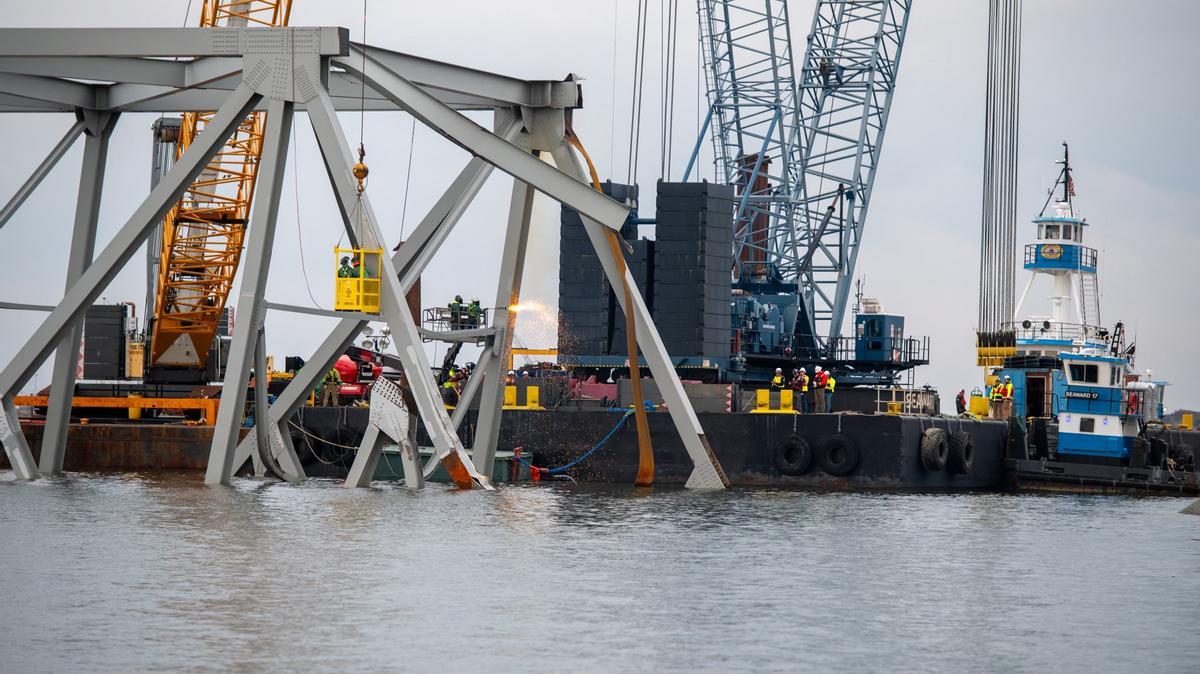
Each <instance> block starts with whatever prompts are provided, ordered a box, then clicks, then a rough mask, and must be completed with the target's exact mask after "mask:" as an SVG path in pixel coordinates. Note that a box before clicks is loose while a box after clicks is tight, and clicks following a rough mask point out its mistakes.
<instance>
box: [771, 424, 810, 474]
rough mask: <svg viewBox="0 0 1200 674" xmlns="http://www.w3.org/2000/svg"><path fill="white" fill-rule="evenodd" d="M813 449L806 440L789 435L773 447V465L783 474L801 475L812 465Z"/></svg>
mask: <svg viewBox="0 0 1200 674" xmlns="http://www.w3.org/2000/svg"><path fill="white" fill-rule="evenodd" d="M812 462H813V451H812V447H811V446H809V444H808V441H807V440H805V439H804V438H802V437H800V436H799V435H794V434H793V435H790V436H788V439H787V440H785V441H784V442H783V444H781V445H779V447H777V448H776V449H775V467H776V468H778V469H779V472H781V473H783V474H784V475H803V474H805V473H807V472H808V469H809V468H811V467H812Z"/></svg>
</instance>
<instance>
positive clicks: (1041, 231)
mask: <svg viewBox="0 0 1200 674" xmlns="http://www.w3.org/2000/svg"><path fill="white" fill-rule="evenodd" d="M1038 238H1039V239H1044V238H1046V226H1045V225H1038Z"/></svg>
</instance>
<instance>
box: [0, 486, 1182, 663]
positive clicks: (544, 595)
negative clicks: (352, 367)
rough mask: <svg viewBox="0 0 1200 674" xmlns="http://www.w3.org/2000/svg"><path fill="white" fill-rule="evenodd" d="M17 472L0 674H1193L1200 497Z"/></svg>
mask: <svg viewBox="0 0 1200 674" xmlns="http://www.w3.org/2000/svg"><path fill="white" fill-rule="evenodd" d="M200 479H201V476H200V475H199V474H187V475H120V476H114V475H82V474H76V475H72V476H70V477H68V478H65V479H54V480H42V481H38V482H35V483H32V484H25V483H16V482H13V481H12V474H11V473H0V605H2V607H3V608H2V609H0V619H2V620H3V630H2V632H0V670H4V671H13V672H35V671H139V670H159V671H163V670H167V671H181V672H183V671H218V670H236V671H247V672H259V671H261V672H277V671H309V670H325V671H339V672H358V671H467V670H486V671H545V672H563V671H695V670H713V671H802V670H808V671H854V672H866V671H898V670H899V671H945V672H972V671H1001V672H1051V671H1055V672H1057V671H1077V672H1134V671H1136V672H1196V671H1200V628H1198V627H1197V625H1200V517H1195V516H1187V515H1180V514H1178V511H1179V510H1180V509H1181V508H1182V507H1183V506H1184V505H1186V504H1187V503H1188V500H1187V499H1137V498H1122V497H1083V496H1052V497H1044V496H1019V497H1017V496H1006V495H973V496H945V495H877V494H808V493H795V492H783V491H764V490H760V491H751V490H739V491H733V492H731V493H722V494H708V493H691V492H686V491H682V490H675V489H659V490H647V491H635V490H633V489H622V488H607V489H596V488H584V487H571V486H539V487H532V486H530V487H510V488H505V489H502V490H500V491H499V492H497V493H490V494H489V493H483V492H479V491H473V492H456V491H451V490H448V489H446V488H444V487H442V486H436V485H435V486H433V487H432V488H430V489H427V490H425V491H424V492H421V493H416V494H413V493H408V492H406V491H403V490H401V489H390V488H382V489H372V490H349V489H343V488H340V487H339V486H337V485H336V484H335V483H333V482H328V481H318V480H314V481H310V482H309V483H307V484H305V485H303V486H291V485H285V484H276V483H266V482H259V481H252V480H240V481H238V482H237V483H236V484H235V485H234V486H233V487H231V488H207V487H205V486H203V485H202V484H200Z"/></svg>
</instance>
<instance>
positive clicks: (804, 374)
mask: <svg viewBox="0 0 1200 674" xmlns="http://www.w3.org/2000/svg"><path fill="white" fill-rule="evenodd" d="M810 381H811V380H810V379H809V377H808V370H806V369H804V368H800V413H801V414H808V385H809V383H810Z"/></svg>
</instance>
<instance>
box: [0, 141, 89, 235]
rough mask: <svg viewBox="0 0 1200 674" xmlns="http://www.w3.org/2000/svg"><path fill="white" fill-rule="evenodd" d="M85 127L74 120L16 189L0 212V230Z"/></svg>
mask: <svg viewBox="0 0 1200 674" xmlns="http://www.w3.org/2000/svg"><path fill="white" fill-rule="evenodd" d="M86 126H87V125H86V124H84V121H83V120H82V119H79V120H76V122H75V123H74V124H72V125H71V128H69V129H67V132H66V133H65V134H64V135H63V137H62V139H61V140H59V141H58V143H57V144H55V146H54V147H53V148H51V149H50V154H48V155H46V158H45V159H43V160H42V163H40V164H38V166H37V168H35V169H34V170H33V173H31V174H29V178H28V179H26V180H25V182H24V183H23V184H22V185H21V186H20V187H19V188H17V192H16V194H14V195H13V197H12V199H9V200H8V203H7V204H6V205H5V206H4V210H2V211H0V228H2V227H4V225H5V224H6V223H7V222H8V220H9V218H11V217H12V215H13V213H16V212H17V209H18V208H20V207H21V204H23V203H25V200H26V199H28V198H29V195H30V194H33V191H34V190H36V189H37V186H38V185H40V184H41V183H42V180H44V179H45V178H46V176H47V175H48V174H49V173H50V170H51V169H53V168H54V166H55V165H56V164H58V160H60V159H62V157H63V155H64V154H66V153H67V150H69V149H71V146H72V145H74V144H75V139H76V138H79V134H81V133H83V129H84V127H86Z"/></svg>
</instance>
